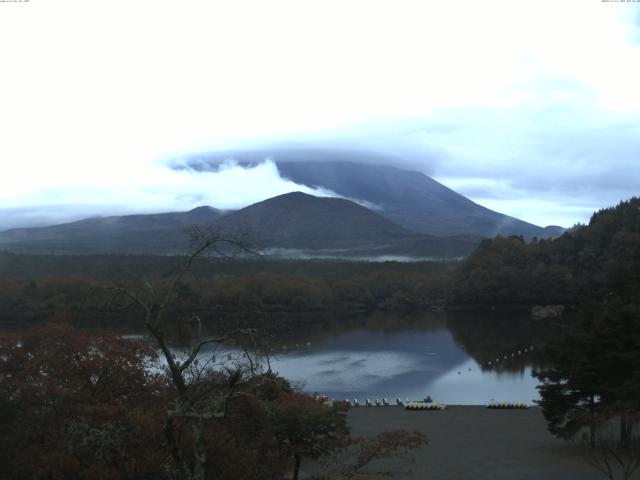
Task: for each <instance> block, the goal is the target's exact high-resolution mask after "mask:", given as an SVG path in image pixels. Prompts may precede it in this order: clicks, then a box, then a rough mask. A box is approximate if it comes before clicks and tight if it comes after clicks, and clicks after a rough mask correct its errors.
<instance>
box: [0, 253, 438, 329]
mask: <svg viewBox="0 0 640 480" xmlns="http://www.w3.org/2000/svg"><path fill="white" fill-rule="evenodd" d="M155 258H157V259H158V264H159V265H154V264H153V262H152V261H151V260H150V257H126V256H114V257H85V256H78V257H73V258H70V257H51V256H44V257H36V258H35V259H34V257H29V256H22V255H14V254H7V255H4V266H3V267H2V269H1V270H0V320H1V321H4V322H13V323H25V322H34V321H45V320H58V319H62V318H63V319H67V320H71V321H73V322H76V323H82V324H88V323H91V322H93V323H120V324H124V323H126V322H127V321H130V320H131V318H132V317H131V312H130V310H128V309H126V308H125V307H126V304H125V305H117V304H114V303H113V302H112V294H111V289H112V288H113V287H114V286H115V285H136V284H141V283H145V282H147V283H150V284H153V285H156V286H161V285H162V284H163V282H164V283H166V281H167V278H169V277H170V276H171V272H172V268H173V267H174V266H175V264H176V263H177V262H179V261H180V260H181V258H180V257H170V260H171V262H172V263H171V264H170V263H169V261H168V260H167V258H166V257H155ZM200 260H202V261H200ZM160 267H165V269H164V270H160ZM49 268H50V269H51V270H48V269H49ZM147 268H148V269H147ZM118 275H122V276H118ZM449 279H450V266H449V265H447V264H440V263H426V262H425V263H417V264H405V263H395V262H390V263H379V264H376V263H360V262H315V261H312V262H303V261H262V260H252V261H249V260H241V261H238V262H235V263H234V262H230V261H224V262H223V261H220V260H215V259H198V261H197V262H194V265H193V268H192V271H190V272H189V274H188V275H186V276H184V277H183V278H182V279H181V281H180V283H179V284H178V285H177V289H176V292H177V298H176V301H175V302H174V304H173V305H172V309H173V313H174V314H175V315H176V316H182V317H187V316H193V315H194V314H197V315H199V317H200V318H202V320H203V321H207V322H213V323H215V322H218V321H222V322H224V321H226V319H228V318H230V317H234V318H235V319H236V320H237V319H238V318H241V319H243V320H244V321H246V322H251V321H253V322H255V323H256V325H257V324H258V323H260V322H262V321H263V320H265V318H267V317H268V318H271V317H273V316H274V315H276V314H277V315H279V314H283V315H280V318H287V319H291V321H292V322H294V323H300V322H307V323H312V322H314V321H316V320H317V321H323V320H324V318H325V317H326V316H328V315H335V314H336V313H341V314H342V313H361V312H368V311H373V310H386V311H393V312H398V313H409V312H412V311H416V310H421V309H422V310H424V309H425V308H429V307H433V306H442V305H444V304H445V303H446V299H447V295H448V288H449ZM256 325H254V326H256ZM261 326H264V325H261Z"/></svg>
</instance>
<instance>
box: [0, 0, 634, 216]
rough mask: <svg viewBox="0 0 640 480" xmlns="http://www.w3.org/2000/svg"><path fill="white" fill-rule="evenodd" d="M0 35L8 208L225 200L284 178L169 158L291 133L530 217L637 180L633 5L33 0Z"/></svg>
mask: <svg viewBox="0 0 640 480" xmlns="http://www.w3.org/2000/svg"><path fill="white" fill-rule="evenodd" d="M0 42H1V43H0V45H2V47H1V48H0V66H1V68H2V75H0V162H1V166H2V170H1V174H0V210H1V211H3V213H2V214H3V215H4V216H5V220H6V219H7V218H9V217H11V218H13V217H16V218H18V217H20V218H27V217H29V216H32V217H33V218H34V219H42V221H44V219H45V218H46V217H47V215H50V210H47V209H46V208H43V207H46V206H47V205H55V206H56V209H55V211H56V212H57V214H58V215H59V216H61V218H62V216H65V215H68V214H70V215H74V214H76V215H84V214H90V213H96V212H100V213H110V212H114V213H119V212H125V211H128V212H130V211H166V210H181V209H187V208H191V207H194V206H197V205H200V204H202V203H208V204H211V205H214V206H216V207H220V208H236V207H239V206H243V205H246V204H249V203H252V202H255V201H257V200H261V199H264V198H267V197H269V196H273V195H276V194H279V193H284V192H286V191H290V190H293V189H298V187H296V186H295V185H292V184H291V183H290V182H286V181H284V180H282V179H279V178H278V176H277V171H276V170H275V169H274V168H273V165H269V164H267V165H264V166H262V167H260V168H257V169H255V170H252V171H241V170H239V169H238V168H233V167H229V168H227V169H226V170H225V171H223V172H221V173H220V174H217V175H216V174H212V173H208V174H194V173H188V172H177V171H173V170H171V169H170V168H168V161H169V160H170V159H171V158H174V157H176V156H181V155H186V154H189V153H194V152H203V151H210V150H215V149H223V148H229V147H232V148H242V147H246V146H248V147H250V146H254V145H260V144H264V143H270V142H290V141H291V142H302V143H305V142H307V143H313V144H315V145H323V144H331V145H335V144H338V145H346V146H349V145H357V146H358V147H363V146H364V147H367V148H370V149H373V150H382V151H385V152H389V151H390V152H395V153H400V154H401V156H403V158H405V159H406V160H405V161H404V162H402V163H401V165H400V166H405V167H406V166H410V167H412V168H416V169H419V170H421V171H423V172H424V173H426V174H428V175H431V176H432V177H434V178H435V179H436V180H438V181H441V182H442V183H444V184H445V185H447V186H449V187H451V188H453V189H454V190H457V191H458V192H460V193H462V194H464V195H466V196H468V197H469V198H471V199H472V200H474V201H476V202H478V203H481V204H482V205H485V206H487V207H489V208H492V209H494V210H498V211H500V212H503V213H507V214H510V215H513V216H516V217H519V218H522V219H524V220H528V221H530V222H533V223H536V224H539V225H547V224H560V225H564V226H571V225H572V224H574V223H576V222H578V221H580V222H585V221H587V220H588V218H589V215H590V213H591V212H592V211H593V210H594V209H598V208H602V207H605V206H609V205H611V204H615V203H617V202H618V201H619V200H621V199H625V198H628V197H630V196H632V195H638V194H639V193H640V192H639V190H640V189H639V188H638V186H639V185H640V3H635V4H634V3H620V2H618V3H613V2H603V1H602V0H575V1H573V0H553V1H547V0H536V1H514V0H505V1H494V0H485V1H482V2H479V1H475V0H474V1H463V0H461V1H455V2H443V1H436V2H427V1H425V0H421V1H415V2H411V1H408V2H405V1H400V0H393V1H388V2H376V1H372V0H366V1H345V0H341V1H328V0H323V1H317V2H305V1H302V0H292V1H284V2H281V1H268V2H266V1H258V2H243V1H187V0H173V1H159V0H153V1H144V0H138V1H135V2H131V1H118V0H111V1H108V2H106V1H89V0H78V1H64V0H30V1H28V2H22V3H18V2H15V3H12V2H0ZM5 223H7V221H5ZM1 224H2V222H1V221H0V225H1Z"/></svg>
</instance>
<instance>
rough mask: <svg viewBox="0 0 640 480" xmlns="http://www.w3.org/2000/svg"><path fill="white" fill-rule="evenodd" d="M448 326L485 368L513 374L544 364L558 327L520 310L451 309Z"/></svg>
mask: <svg viewBox="0 0 640 480" xmlns="http://www.w3.org/2000/svg"><path fill="white" fill-rule="evenodd" d="M447 327H448V328H449V331H450V332H451V334H452V336H453V339H454V341H455V342H456V343H457V344H458V345H459V346H460V347H461V348H462V349H463V350H465V351H466V352H467V353H468V354H469V356H471V357H472V358H473V359H474V360H475V361H476V362H478V363H479V364H480V365H481V367H482V369H483V370H496V371H503V372H510V373H522V372H524V370H525V368H526V367H528V366H531V367H540V366H542V365H544V358H543V356H542V353H543V350H544V346H545V345H546V344H547V342H548V340H549V339H550V338H551V337H552V335H553V332H554V330H555V329H554V328H550V326H549V325H546V324H544V325H543V324H539V323H536V322H534V321H532V320H531V317H530V315H529V314H528V312H527V313H524V312H520V311H517V310H508V311H500V310H495V311H493V310H485V311H483V310H455V311H449V312H447ZM532 346H533V349H531V347H532ZM525 349H526V350H525Z"/></svg>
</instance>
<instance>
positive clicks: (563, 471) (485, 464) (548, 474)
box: [349, 406, 640, 480]
mask: <svg viewBox="0 0 640 480" xmlns="http://www.w3.org/2000/svg"><path fill="white" fill-rule="evenodd" d="M349 422H350V424H351V428H352V433H353V434H354V435H361V436H371V435H375V434H377V433H379V432H383V431H385V430H396V429H407V430H418V431H420V432H422V433H424V434H425V435H426V436H427V440H428V442H429V444H428V445H427V446H425V447H423V448H421V449H419V450H415V451H414V452H413V453H412V455H411V456H412V457H413V458H414V460H415V463H410V462H407V461H406V460H393V461H389V462H386V463H382V464H380V465H375V466H374V467H384V468H389V469H392V470H394V471H397V473H394V475H393V477H392V478H394V479H402V480H409V479H411V480H413V479H415V480H418V479H420V480H441V479H442V480H485V479H486V480H602V479H603V478H605V477H603V475H602V474H601V473H599V472H597V471H596V470H595V469H594V468H593V467H591V466H589V465H587V464H586V463H585V461H584V458H583V456H582V449H581V448H579V447H578V446H576V445H573V444H571V443H567V442H564V441H562V440H559V439H557V438H555V437H554V436H552V435H551V434H550V433H548V432H547V430H546V426H545V421H544V417H543V416H542V413H541V412H540V410H539V409H538V408H530V409H527V410H489V409H487V408H484V407H481V406H450V407H449V408H448V409H447V410H444V411H408V410H404V409H403V408H400V407H371V408H367V407H358V408H352V409H351V410H350V411H349ZM376 469H377V468H372V471H374V470H376ZM367 478H371V479H374V478H378V476H375V475H371V476H367ZM639 478H640V477H639Z"/></svg>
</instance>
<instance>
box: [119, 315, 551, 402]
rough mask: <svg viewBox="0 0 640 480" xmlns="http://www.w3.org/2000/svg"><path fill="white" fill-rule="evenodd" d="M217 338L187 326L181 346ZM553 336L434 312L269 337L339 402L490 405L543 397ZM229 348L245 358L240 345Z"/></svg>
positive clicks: (296, 374)
mask: <svg viewBox="0 0 640 480" xmlns="http://www.w3.org/2000/svg"><path fill="white" fill-rule="evenodd" d="M185 328H186V330H185ZM185 332H186V333H185ZM127 333H129V334H133V333H136V332H133V331H129V332H127ZM210 333H211V332H208V328H207V325H205V324H203V325H197V329H193V326H190V325H187V326H186V327H184V326H183V327H182V328H181V329H178V331H177V332H176V334H175V336H174V339H175V341H174V347H175V348H176V349H180V347H185V346H188V345H189V344H193V343H194V342H196V341H198V340H199V339H201V338H203V337H207V336H208V335H209V334H210ZM552 335H553V331H552V330H551V329H549V328H548V325H540V324H535V323H533V322H532V321H531V319H530V318H529V317H528V316H527V315H522V314H518V313H517V312H478V311H468V310H467V311H458V312H448V313H447V314H445V313H444V312H428V313H427V314H423V315H419V316H413V317H405V318H398V317H397V316H394V315H389V314H385V313H377V314H374V315H370V316H366V317H365V316H355V317H352V318H332V319H327V318H322V319H308V320H307V321H306V323H305V324H298V326H297V327H296V328H292V329H290V330H281V331H279V332H277V333H275V334H272V335H270V336H269V337H268V338H267V340H268V345H267V350H269V351H270V352H271V353H270V365H271V368H272V369H273V370H274V371H277V372H279V373H280V374H281V375H282V376H284V377H286V378H288V379H289V380H291V381H293V382H294V383H296V384H299V385H300V386H301V387H302V388H304V390H306V391H309V392H320V393H323V394H325V395H328V396H330V397H331V398H334V399H346V398H349V399H353V398H358V399H359V400H360V401H363V400H364V399H366V398H372V399H375V398H382V397H387V398H390V399H395V398H396V397H398V396H399V397H401V398H409V399H420V398H424V397H425V396H426V395H427V394H429V395H431V397H433V399H434V400H436V401H441V402H445V403H449V404H485V403H488V402H490V401H491V399H492V398H494V399H496V400H507V401H525V402H531V401H532V400H533V399H537V398H538V392H537V390H536V388H535V387H536V384H537V382H536V380H534V379H533V378H532V377H531V370H532V369H536V368H538V367H540V366H541V365H543V358H542V356H541V353H542V351H543V347H544V344H545V342H546V339H547V338H548V337H549V336H552ZM531 346H534V349H533V351H532V350H531ZM224 349H225V350H226V351H227V352H228V351H231V352H235V354H236V355H239V354H240V352H239V350H238V349H237V348H234V347H233V346H225V347H224ZM222 350H223V347H221V346H218V347H217V348H216V347H214V346H212V345H211V346H209V347H208V348H207V349H206V350H205V351H203V352H202V357H206V356H210V355H211V354H213V353H214V352H217V354H218V355H219V357H218V358H221V357H220V355H221V353H222ZM227 354H228V353H225V355H227ZM225 360H226V361H228V359H227V358H226V357H225ZM233 360H236V359H233ZM497 360H498V361H497Z"/></svg>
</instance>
